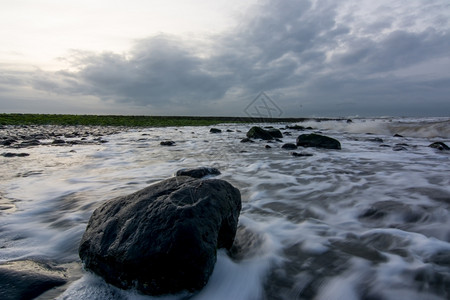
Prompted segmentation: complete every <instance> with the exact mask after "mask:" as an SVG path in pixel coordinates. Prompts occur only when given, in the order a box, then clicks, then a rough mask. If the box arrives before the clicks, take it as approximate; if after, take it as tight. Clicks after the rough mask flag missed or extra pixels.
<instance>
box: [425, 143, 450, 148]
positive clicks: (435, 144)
mask: <svg viewBox="0 0 450 300" xmlns="http://www.w3.org/2000/svg"><path fill="white" fill-rule="evenodd" d="M428 147H431V148H435V149H438V150H450V147H449V146H447V145H446V144H444V143H443V142H434V143H432V144H430V145H429V146H428Z"/></svg>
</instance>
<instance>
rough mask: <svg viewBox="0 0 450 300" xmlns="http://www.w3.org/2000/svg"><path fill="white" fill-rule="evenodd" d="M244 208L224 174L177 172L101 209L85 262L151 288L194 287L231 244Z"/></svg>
mask: <svg viewBox="0 0 450 300" xmlns="http://www.w3.org/2000/svg"><path fill="white" fill-rule="evenodd" d="M240 210H241V196H240V192H239V190H238V189H236V188H235V187H233V186H232V185H231V184H229V183H228V182H226V181H224V180H218V179H207V180H200V179H194V178H192V177H186V176H180V177H173V178H170V179H167V180H164V181H162V182H159V183H157V184H155V185H152V186H149V187H147V188H145V189H143V190H140V191H138V192H136V193H133V194H131V195H128V196H124V197H119V198H115V199H112V200H110V201H107V202H106V203H104V204H103V205H102V206H100V207H99V208H98V209H96V210H95V211H94V213H93V215H92V217H91V218H90V220H89V223H88V226H87V228H86V232H85V233H84V235H83V238H82V240H81V243H80V248H79V254H80V257H81V260H82V261H83V262H84V264H85V267H86V269H89V270H92V271H93V272H95V273H97V274H98V275H100V276H102V277H103V278H104V279H105V280H106V281H107V282H109V283H111V284H114V285H116V286H118V287H120V288H124V289H129V288H136V289H137V290H139V291H140V292H142V293H145V294H149V295H161V294H175V293H179V292H182V291H188V292H195V291H198V290H200V289H201V288H203V286H204V285H205V284H206V283H207V281H208V279H209V277H210V275H211V273H212V271H213V268H214V264H215V262H216V251H217V249H218V248H226V249H230V248H231V246H232V244H233V241H234V238H235V235H236V228H237V223H238V218H239V213H240Z"/></svg>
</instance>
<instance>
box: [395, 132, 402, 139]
mask: <svg viewBox="0 0 450 300" xmlns="http://www.w3.org/2000/svg"><path fill="white" fill-rule="evenodd" d="M394 137H401V138H402V137H404V136H403V135H401V134H398V133H396V134H394Z"/></svg>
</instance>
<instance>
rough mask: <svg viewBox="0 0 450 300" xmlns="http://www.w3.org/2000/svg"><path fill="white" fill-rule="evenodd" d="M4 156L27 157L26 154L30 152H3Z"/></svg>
mask: <svg viewBox="0 0 450 300" xmlns="http://www.w3.org/2000/svg"><path fill="white" fill-rule="evenodd" d="M2 156H3V157H26V156H30V154H29V153H12V152H6V153H2Z"/></svg>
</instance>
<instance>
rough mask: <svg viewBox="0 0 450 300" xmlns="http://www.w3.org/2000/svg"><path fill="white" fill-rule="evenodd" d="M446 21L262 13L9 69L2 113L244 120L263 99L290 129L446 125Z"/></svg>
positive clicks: (416, 10) (305, 0) (274, 5)
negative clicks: (397, 121) (125, 47)
mask: <svg viewBox="0 0 450 300" xmlns="http://www.w3.org/2000/svg"><path fill="white" fill-rule="evenodd" d="M448 16H450V2H449V1H447V0H409V1H393V0H390V1H352V0H345V1H326V0H323V1H322V0H321V1H318V0H317V1H309V0H295V1H294V0H267V1H260V2H259V3H258V5H256V6H255V7H252V8H251V9H250V10H249V11H248V13H245V14H243V16H242V18H241V19H239V20H236V26H235V27H234V28H233V29H232V30H228V31H227V32H222V33H217V34H214V35H208V36H203V37H198V36H197V37H196V38H192V37H186V36H184V37H183V36H176V35H169V34H164V33H161V34H159V35H155V36H150V37H148V38H146V39H141V40H137V41H135V43H134V45H133V46H132V47H131V48H130V49H129V51H127V52H125V53H113V52H109V51H108V49H105V51H104V52H101V53H92V52H84V51H83V49H78V50H73V51H71V52H70V53H69V54H68V55H67V57H65V58H64V59H65V60H67V61H68V62H70V64H71V66H70V68H68V69H67V70H60V71H57V72H53V71H52V72H49V71H46V70H40V69H36V70H35V71H18V70H14V69H13V68H11V66H9V65H6V64H5V65H0V109H2V110H3V111H4V112H8V111H15V112H40V113H44V112H52V113H53V112H61V113H70V112H73V113H122V114H136V113H139V114H160V115H161V114H162V115H234V116H236V115H237V116H239V115H243V114H244V109H245V107H246V106H247V105H248V104H249V103H250V102H251V101H252V100H253V99H254V97H255V96H256V95H257V94H258V93H259V92H261V91H265V92H266V93H267V94H268V95H269V96H270V97H271V98H272V99H273V101H274V102H275V103H276V104H277V105H278V107H280V108H281V110H282V111H283V116H285V117H296V116H297V117H300V116H302V117H305V116H313V115H314V116H352V115H361V116H381V115H384V116H385V115H392V116H449V114H450V72H449V71H448V70H450V54H449V53H450V31H449V28H450V24H449V20H448V19H449V18H448Z"/></svg>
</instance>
